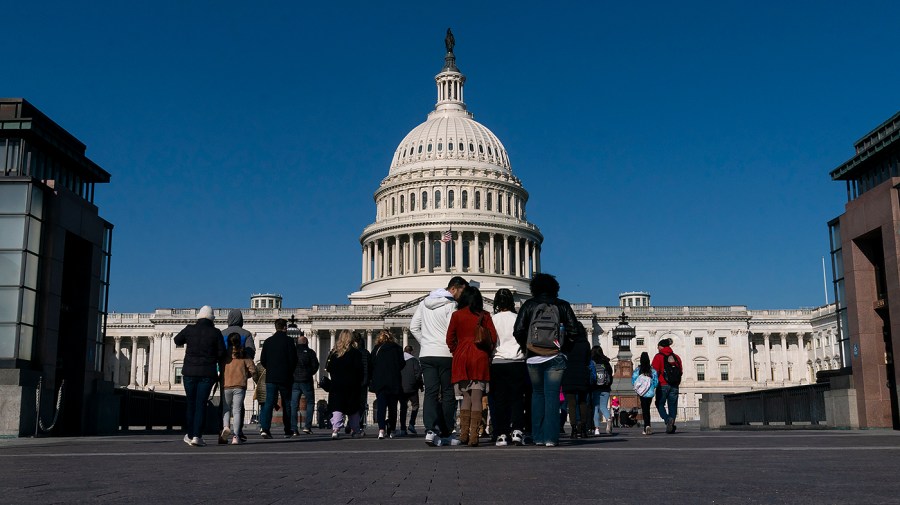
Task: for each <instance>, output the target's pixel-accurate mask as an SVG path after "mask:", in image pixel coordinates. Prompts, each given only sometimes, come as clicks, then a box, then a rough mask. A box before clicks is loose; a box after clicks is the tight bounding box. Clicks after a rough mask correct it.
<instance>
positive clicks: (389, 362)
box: [370, 330, 405, 440]
mask: <svg viewBox="0 0 900 505" xmlns="http://www.w3.org/2000/svg"><path fill="white" fill-rule="evenodd" d="M372 356H373V358H372V385H371V387H370V389H371V391H372V392H373V393H375V399H376V401H377V405H378V407H377V409H376V422H377V423H378V439H379V440H383V439H384V438H385V437H388V438H394V431H395V430H396V429H397V404H398V403H399V402H400V394H401V393H402V392H403V378H402V370H403V365H404V364H405V361H404V359H403V350H402V349H401V348H400V345H399V344H397V341H396V340H394V337H393V336H392V335H391V333H390V332H389V331H387V330H381V333H380V334H379V335H378V340H376V343H375V348H374V349H372Z"/></svg>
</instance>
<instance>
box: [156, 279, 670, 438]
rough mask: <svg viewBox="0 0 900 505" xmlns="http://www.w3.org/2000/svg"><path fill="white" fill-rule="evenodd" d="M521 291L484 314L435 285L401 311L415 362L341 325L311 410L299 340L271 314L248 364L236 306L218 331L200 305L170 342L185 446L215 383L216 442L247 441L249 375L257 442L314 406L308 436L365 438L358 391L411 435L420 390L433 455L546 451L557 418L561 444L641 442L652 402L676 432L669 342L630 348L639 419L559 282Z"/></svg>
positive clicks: (312, 370)
mask: <svg viewBox="0 0 900 505" xmlns="http://www.w3.org/2000/svg"><path fill="white" fill-rule="evenodd" d="M530 288H531V294H532V297H531V298H530V299H528V300H526V301H525V302H524V303H522V305H521V307H520V308H519V310H518V312H517V311H516V307H515V299H514V297H513V293H512V292H511V291H510V290H508V289H499V290H497V292H496V294H495V296H494V300H493V307H494V310H493V314H491V313H489V312H488V311H486V310H485V309H484V299H483V297H482V294H481V291H479V289H478V288H477V287H476V286H474V285H470V284H469V282H467V281H466V280H465V279H463V278H462V277H453V278H452V279H450V282H449V284H448V285H447V287H446V288H441V289H437V290H434V291H432V292H431V293H430V294H429V295H428V296H427V297H425V299H423V300H422V302H421V303H420V304H419V306H418V307H417V309H416V312H415V314H414V315H413V317H412V321H411V323H410V331H411V333H412V334H413V336H415V338H416V341H417V342H418V343H419V352H418V357H417V356H414V355H413V348H412V347H411V346H406V348H401V346H400V344H398V343H397V341H396V339H395V338H394V336H393V335H392V334H391V333H390V332H389V331H388V330H382V331H381V332H380V333H379V335H378V337H377V340H376V341H375V345H374V346H373V348H372V349H371V351H369V350H367V349H366V345H365V340H364V339H363V337H362V335H360V334H358V333H353V332H351V331H349V330H344V331H342V332H341V333H340V334H339V335H338V338H337V341H336V343H335V345H334V348H333V349H331V351H330V352H329V353H328V356H327V357H326V358H325V364H324V371H325V373H324V374H323V377H322V379H321V380H320V381H319V386H320V387H321V388H322V389H323V390H324V391H326V392H327V394H328V399H327V402H326V401H322V400H320V401H319V402H318V404H317V402H316V399H315V387H314V386H315V380H316V377H317V374H318V373H319V368H320V362H319V358H318V356H317V355H316V352H315V351H314V350H313V349H311V348H310V347H309V343H308V340H307V338H306V337H305V336H302V335H301V336H300V337H297V338H293V337H291V336H289V335H288V333H287V321H286V320H284V319H277V320H275V333H274V334H273V335H272V336H271V337H269V338H267V339H266V341H265V345H264V346H262V350H261V352H260V353H259V360H258V361H254V360H255V359H256V354H257V353H256V347H255V344H254V342H253V337H252V335H251V334H250V332H248V331H247V330H245V329H244V328H243V315H242V313H241V311H240V310H232V311H231V312H230V313H229V315H228V327H227V328H225V329H224V330H221V331H220V330H218V329H216V327H215V326H214V324H213V323H214V317H213V310H212V309H211V308H210V307H209V306H204V307H202V308H201V309H200V311H199V314H198V320H197V322H196V323H195V324H190V325H188V326H187V327H185V328H184V329H183V330H182V331H181V332H179V333H178V335H176V336H175V339H174V341H175V343H176V344H177V345H184V346H185V357H184V364H183V367H182V375H183V381H184V388H185V395H186V397H187V413H186V419H185V435H184V442H185V443H186V444H188V445H191V446H204V445H206V442H205V441H204V440H203V427H204V426H205V422H206V420H205V413H206V405H207V401H208V399H209V397H210V395H211V394H212V393H213V391H214V390H215V389H218V390H219V391H220V397H221V405H222V424H221V431H220V432H219V437H218V443H220V444H233V445H239V444H242V443H244V442H246V441H247V437H246V435H245V434H244V433H243V428H244V420H245V419H244V418H245V411H244V403H245V397H246V393H247V383H248V381H249V380H250V379H251V378H252V380H253V381H254V382H255V383H256V389H255V391H256V392H255V399H256V400H257V401H258V403H259V405H260V412H259V436H260V437H261V438H264V439H269V438H272V418H273V413H274V411H275V410H276V409H281V410H282V428H283V431H284V436H285V438H292V437H295V436H301V434H305V435H311V434H312V433H313V431H312V427H313V415H314V410H315V413H316V414H317V415H318V418H319V419H318V421H319V422H318V423H317V429H327V430H330V433H331V438H332V439H339V438H342V437H345V436H349V437H351V438H356V437H364V436H366V431H367V426H366V424H365V423H366V419H367V417H368V416H367V412H368V402H367V397H368V392H372V393H374V394H375V398H376V401H375V406H374V411H375V412H374V418H375V419H374V421H375V423H376V424H377V427H378V432H377V437H378V438H379V439H391V438H396V437H406V436H416V435H418V431H417V430H416V417H417V415H418V411H419V399H420V398H419V396H420V392H421V391H424V397H423V399H422V400H423V401H422V404H423V406H422V407H423V409H424V412H423V425H424V440H425V443H426V444H428V445H429V446H433V447H438V446H445V445H451V446H453V445H468V446H471V447H476V446H478V445H479V443H480V439H481V438H483V437H490V443H491V444H492V445H495V446H499V447H502V446H507V445H537V446H546V447H553V446H556V445H558V444H559V440H560V434H561V433H565V431H564V427H565V423H566V421H567V420H568V424H569V429H570V433H569V436H570V438H586V437H590V436H601V435H603V434H607V435H609V434H612V430H613V427H616V426H633V425H635V424H636V423H638V422H641V421H642V422H643V431H642V433H644V434H645V435H650V434H651V433H652V430H651V426H650V404H651V400H653V399H654V398H655V399H656V407H657V410H658V412H659V415H660V417H661V418H662V419H663V421H664V422H665V431H666V433H675V431H676V425H675V414H676V412H677V409H678V386H679V384H680V383H681V376H682V370H683V367H682V363H681V358H680V357H679V356H678V355H676V354H675V353H674V352H673V351H672V348H671V344H672V342H671V340H668V339H663V340H661V341H660V342H659V343H658V349H659V352H658V353H657V354H656V355H655V356H654V358H653V359H652V360H651V359H650V356H649V355H648V354H647V353H646V352H644V353H641V356H640V360H639V365H638V367H637V368H636V369H635V370H634V371H633V373H632V374H631V389H633V391H634V395H630V394H629V396H632V397H633V396H637V398H639V401H640V407H641V411H640V420H639V418H638V411H637V407H636V406H635V407H633V408H632V409H630V410H625V409H623V408H622V404H621V401H620V398H619V397H618V396H617V395H612V392H613V381H614V379H615V373H614V370H613V367H612V365H611V364H610V360H609V358H608V357H607V356H606V354H605V353H604V352H603V349H602V348H601V347H600V346H599V345H595V346H593V347H591V345H590V342H589V340H588V336H587V331H586V329H585V328H584V326H583V325H582V324H581V323H580V322H579V321H578V319H577V318H576V316H575V313H574V312H573V310H572V307H571V305H570V304H569V303H568V302H567V301H565V300H563V299H561V298H559V283H558V282H557V281H556V278H555V277H554V276H552V275H550V274H546V273H537V274H535V275H534V277H533V278H532V280H531V284H530ZM622 379H623V378H619V379H617V380H622ZM624 379H626V380H627V376H626V377H624ZM617 390H619V391H621V389H617ZM304 403H305V409H304V411H303V412H302V416H298V414H301V413H300V412H299V410H300V407H301V405H303V404H304ZM398 412H399V419H398ZM298 417H299V418H300V419H302V424H303V426H302V427H301V426H300V423H299V422H298Z"/></svg>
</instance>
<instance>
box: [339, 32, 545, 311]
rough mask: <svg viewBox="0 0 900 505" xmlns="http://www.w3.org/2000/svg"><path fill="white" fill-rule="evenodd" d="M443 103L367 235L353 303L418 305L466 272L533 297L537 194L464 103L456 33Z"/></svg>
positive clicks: (389, 184) (415, 141)
mask: <svg viewBox="0 0 900 505" xmlns="http://www.w3.org/2000/svg"><path fill="white" fill-rule="evenodd" d="M445 43H446V47H447V53H446V54H445V56H444V66H443V68H442V69H441V72H440V73H438V74H437V75H436V76H435V83H436V85H437V102H436V103H435V106H434V110H432V111H431V112H430V113H429V114H428V117H427V119H426V120H425V122H424V123H421V124H419V125H418V126H416V127H415V128H413V129H412V131H410V132H409V133H408V134H407V135H406V136H405V137H404V138H403V140H402V141H401V142H400V144H399V145H398V146H397V149H396V150H395V151H394V154H393V158H392V160H391V165H390V169H389V170H388V175H387V177H385V178H384V179H383V180H382V181H381V184H380V186H379V188H378V189H377V190H376V191H375V194H374V200H375V222H374V223H372V224H370V225H369V226H367V227H366V228H365V229H364V230H363V233H362V235H361V237H360V244H361V245H362V258H361V259H362V269H361V270H362V272H361V273H362V284H361V286H360V290H359V291H357V292H355V293H352V294H351V295H350V296H349V298H350V302H351V303H352V304H376V303H386V302H399V303H402V302H409V301H413V300H416V299H418V298H420V297H421V296H423V295H425V294H427V293H428V292H429V291H431V290H433V289H436V288H439V287H445V286H446V285H447V283H448V281H449V280H450V278H451V277H453V276H455V275H460V276H463V277H465V278H466V279H468V280H470V281H476V282H478V283H479V285H480V286H481V290H482V292H483V293H484V294H485V296H493V293H494V292H496V290H497V289H500V288H501V287H503V288H508V289H510V290H512V291H513V293H518V294H520V295H527V294H528V293H529V287H528V285H529V283H530V280H531V276H532V275H533V273H535V272H538V271H540V250H541V244H542V243H543V235H541V232H540V230H539V229H538V227H537V226H535V225H534V224H532V223H530V222H528V220H527V219H526V217H525V208H526V203H527V202H528V192H527V191H526V190H525V188H524V187H523V186H522V182H521V181H520V180H519V179H518V178H517V177H516V176H515V175H514V174H513V172H512V167H511V165H510V162H509V157H508V155H507V152H506V148H505V147H503V144H502V143H501V142H500V139H498V138H497V136H496V135H494V134H493V132H491V131H490V130H489V129H488V128H487V127H485V126H484V125H482V124H481V123H479V122H477V121H475V119H474V118H473V115H472V113H471V112H469V111H468V110H467V109H466V104H465V102H464V101H463V88H464V85H465V82H466V77H465V75H463V74H462V73H461V72H460V71H459V69H458V68H457V66H456V56H455V54H454V53H453V46H454V44H455V41H454V40H453V36H452V34H451V33H450V31H449V30H448V34H447V39H446V40H445Z"/></svg>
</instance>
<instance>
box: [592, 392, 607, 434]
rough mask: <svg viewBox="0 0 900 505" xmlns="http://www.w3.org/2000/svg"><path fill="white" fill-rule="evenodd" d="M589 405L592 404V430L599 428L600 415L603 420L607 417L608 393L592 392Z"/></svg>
mask: <svg viewBox="0 0 900 505" xmlns="http://www.w3.org/2000/svg"><path fill="white" fill-rule="evenodd" d="M591 403H593V404H594V428H599V427H600V414H603V418H604V419H610V417H609V391H603V392H601V391H594V392H593V393H591Z"/></svg>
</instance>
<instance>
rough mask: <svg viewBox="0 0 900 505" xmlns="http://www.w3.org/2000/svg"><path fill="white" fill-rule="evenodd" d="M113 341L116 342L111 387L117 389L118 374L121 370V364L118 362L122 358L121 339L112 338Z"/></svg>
mask: <svg viewBox="0 0 900 505" xmlns="http://www.w3.org/2000/svg"><path fill="white" fill-rule="evenodd" d="M113 339H114V340H115V341H116V345H115V350H116V351H115V352H116V355H115V357H114V358H113V385H114V386H115V387H119V385H120V384H119V374H120V370H121V368H122V362H121V361H120V358H121V357H122V337H113Z"/></svg>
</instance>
